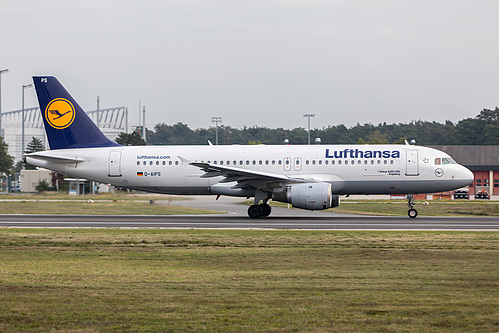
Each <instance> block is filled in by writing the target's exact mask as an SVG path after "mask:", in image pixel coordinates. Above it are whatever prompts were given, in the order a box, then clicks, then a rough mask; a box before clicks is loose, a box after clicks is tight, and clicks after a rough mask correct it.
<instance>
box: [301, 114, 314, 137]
mask: <svg viewBox="0 0 499 333" xmlns="http://www.w3.org/2000/svg"><path fill="white" fill-rule="evenodd" d="M303 116H304V117H307V118H308V144H310V117H315V113H305V114H304V115H303Z"/></svg>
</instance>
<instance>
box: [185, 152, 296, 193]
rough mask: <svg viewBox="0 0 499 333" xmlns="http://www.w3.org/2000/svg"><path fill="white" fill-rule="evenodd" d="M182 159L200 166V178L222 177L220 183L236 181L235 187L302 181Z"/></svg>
mask: <svg viewBox="0 0 499 333" xmlns="http://www.w3.org/2000/svg"><path fill="white" fill-rule="evenodd" d="M181 159H182V161H184V162H187V164H189V165H192V166H195V167H198V168H200V169H201V170H203V171H204V172H205V174H203V175H202V176H201V178H211V177H224V179H222V180H221V181H220V183H231V182H237V183H238V185H236V187H239V188H244V187H248V186H254V187H257V188H258V187H260V186H258V185H256V184H257V183H258V184H261V183H274V182H280V183H288V182H293V183H297V182H299V183H302V182H304V181H303V180H302V179H295V178H293V177H288V176H286V175H281V174H276V173H270V172H260V171H254V170H248V169H243V168H237V167H231V166H228V165H219V164H213V163H207V162H196V161H194V162H189V161H187V160H185V159H183V158H181Z"/></svg>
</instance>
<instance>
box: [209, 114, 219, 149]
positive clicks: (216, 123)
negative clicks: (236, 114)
mask: <svg viewBox="0 0 499 333" xmlns="http://www.w3.org/2000/svg"><path fill="white" fill-rule="evenodd" d="M211 122H212V123H215V145H217V146H218V123H221V122H222V117H211Z"/></svg>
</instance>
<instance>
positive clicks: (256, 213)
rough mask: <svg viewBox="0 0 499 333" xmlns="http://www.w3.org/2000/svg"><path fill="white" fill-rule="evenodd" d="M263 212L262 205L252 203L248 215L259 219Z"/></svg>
mask: <svg viewBox="0 0 499 333" xmlns="http://www.w3.org/2000/svg"><path fill="white" fill-rule="evenodd" d="M262 214H263V207H262V206H260V205H251V206H249V208H248V216H249V217H251V218H252V219H259V218H260V217H261V216H262Z"/></svg>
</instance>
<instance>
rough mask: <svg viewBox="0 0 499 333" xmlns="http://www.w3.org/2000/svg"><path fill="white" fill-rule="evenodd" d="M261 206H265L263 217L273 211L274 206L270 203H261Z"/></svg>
mask: <svg viewBox="0 0 499 333" xmlns="http://www.w3.org/2000/svg"><path fill="white" fill-rule="evenodd" d="M260 206H261V207H262V208H263V212H262V217H267V216H269V215H270V213H271V212H272V207H270V205H269V204H261V205H260Z"/></svg>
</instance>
